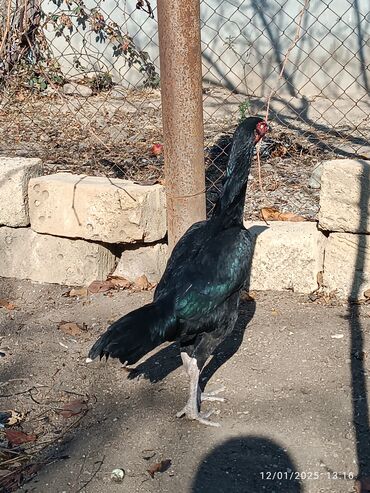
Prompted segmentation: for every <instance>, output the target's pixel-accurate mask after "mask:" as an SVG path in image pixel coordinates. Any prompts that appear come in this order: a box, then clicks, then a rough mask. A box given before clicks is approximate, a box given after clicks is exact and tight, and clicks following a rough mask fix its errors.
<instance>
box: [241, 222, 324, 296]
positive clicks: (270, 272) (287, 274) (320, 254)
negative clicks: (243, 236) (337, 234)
mask: <svg viewBox="0 0 370 493" xmlns="http://www.w3.org/2000/svg"><path fill="white" fill-rule="evenodd" d="M245 226H246V227H247V228H248V229H249V230H250V232H251V233H252V235H253V236H254V237H255V248H254V253H253V260H252V269H251V276H250V285H249V289H257V290H269V289H272V290H277V291H281V290H293V291H296V292H298V293H310V292H312V291H314V290H315V289H317V287H318V283H317V275H318V273H319V272H320V271H322V269H323V258H324V245H325V240H326V237H325V236H324V234H323V233H321V232H320V231H318V229H317V226H316V223H313V222H301V223H299V222H297V223H295V222H281V221H276V222H275V221H272V222H270V223H269V226H268V227H267V226H266V224H265V223H264V222H247V223H245Z"/></svg>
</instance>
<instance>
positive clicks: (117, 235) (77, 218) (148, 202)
mask: <svg viewBox="0 0 370 493" xmlns="http://www.w3.org/2000/svg"><path fill="white" fill-rule="evenodd" d="M29 201H30V218H31V227H32V229H33V230H35V231H37V232H38V233H47V234H52V235H57V236H66V237H70V238H83V239H87V240H94V241H103V242H106V243H133V242H137V241H144V242H148V243H149V242H153V241H158V240H161V239H162V238H163V237H164V236H165V234H166V208H165V193H164V188H163V186H162V185H152V186H141V185H136V184H135V183H133V182H131V181H127V180H120V179H113V180H108V179H107V178H104V177H96V176H85V175H72V174H69V173H60V174H55V175H49V176H42V177H40V178H35V179H33V180H31V181H30V184H29Z"/></svg>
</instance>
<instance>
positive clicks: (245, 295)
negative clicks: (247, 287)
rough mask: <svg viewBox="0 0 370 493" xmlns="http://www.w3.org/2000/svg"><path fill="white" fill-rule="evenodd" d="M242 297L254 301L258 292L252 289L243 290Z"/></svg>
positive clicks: (243, 299) (244, 299)
mask: <svg viewBox="0 0 370 493" xmlns="http://www.w3.org/2000/svg"><path fill="white" fill-rule="evenodd" d="M240 299H241V300H242V301H254V300H255V299H256V293H255V292H253V291H251V292H249V293H248V291H242V292H241V294H240Z"/></svg>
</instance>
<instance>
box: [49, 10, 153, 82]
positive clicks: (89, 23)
mask: <svg viewBox="0 0 370 493" xmlns="http://www.w3.org/2000/svg"><path fill="white" fill-rule="evenodd" d="M52 2H53V3H54V4H55V5H56V6H57V7H58V10H57V11H55V12H53V13H52V14H49V15H48V16H46V15H45V14H44V18H45V23H44V24H45V26H47V25H51V26H52V27H53V29H54V32H55V35H56V36H58V37H60V36H63V37H64V39H65V40H66V41H67V42H70V40H71V36H72V35H73V34H74V33H76V32H80V31H81V30H82V31H86V33H88V32H89V31H90V32H91V33H92V34H94V35H95V38H94V39H95V42H96V43H100V44H103V43H110V44H111V45H112V55H113V57H115V58H123V59H124V60H125V62H126V63H127V65H128V66H129V67H134V66H135V67H136V68H137V69H138V71H139V72H140V73H141V74H143V76H144V77H145V78H144V86H145V87H157V86H158V85H159V75H158V73H157V71H156V68H155V65H154V64H153V63H152V61H151V60H150V57H149V54H148V53H147V52H146V51H143V50H140V49H139V48H138V47H137V46H136V44H135V42H134V40H133V38H132V37H131V36H130V35H129V34H128V33H127V32H123V31H122V30H121V27H120V26H119V25H118V24H117V23H116V22H113V21H110V20H109V19H107V18H106V17H105V16H104V14H103V13H102V12H101V11H100V10H99V8H98V7H95V8H91V9H89V8H88V7H87V6H86V4H85V3H84V1H83V0H52ZM74 66H75V67H76V68H77V67H82V65H81V63H80V61H79V59H78V57H77V56H75V58H74ZM105 76H106V74H104V73H102V77H103V79H101V78H100V79H99V80H96V81H94V84H95V86H96V87H94V89H96V90H105V89H106V88H107V82H108V81H107V79H106V77H105ZM97 77H99V76H97Z"/></svg>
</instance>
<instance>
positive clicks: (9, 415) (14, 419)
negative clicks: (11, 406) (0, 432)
mask: <svg viewBox="0 0 370 493" xmlns="http://www.w3.org/2000/svg"><path fill="white" fill-rule="evenodd" d="M24 418H25V414H24V413H20V412H19V411H13V410H9V411H0V423H1V424H2V425H5V426H14V425H18V424H19V423H21V422H22V421H23V420H24Z"/></svg>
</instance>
